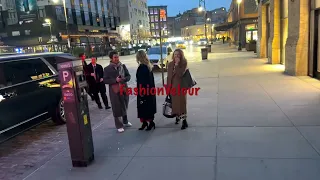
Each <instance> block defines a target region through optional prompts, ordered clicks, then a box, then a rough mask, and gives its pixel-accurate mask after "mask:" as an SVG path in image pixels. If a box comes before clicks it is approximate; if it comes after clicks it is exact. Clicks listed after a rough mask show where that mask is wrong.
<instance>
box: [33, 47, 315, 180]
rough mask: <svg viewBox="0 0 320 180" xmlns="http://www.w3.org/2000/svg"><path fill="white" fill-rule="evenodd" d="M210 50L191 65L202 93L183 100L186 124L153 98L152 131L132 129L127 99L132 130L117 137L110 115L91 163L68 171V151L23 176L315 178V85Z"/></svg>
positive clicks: (249, 57)
mask: <svg viewBox="0 0 320 180" xmlns="http://www.w3.org/2000/svg"><path fill="white" fill-rule="evenodd" d="M213 52H214V53H211V54H209V59H208V60H206V61H199V60H198V59H193V61H190V63H189V68H190V70H191V72H192V75H193V76H194V77H195V78H196V80H197V82H198V86H199V87H200V88H201V90H200V94H199V96H191V97H188V100H187V102H188V122H189V128H188V129H186V130H184V131H181V130H180V127H181V124H179V125H176V124H174V122H175V119H174V118H173V119H168V118H165V117H163V116H162V112H161V111H162V103H163V101H164V98H165V96H158V97H157V103H158V114H157V115H156V119H155V121H156V129H155V130H152V131H150V132H145V131H144V132H141V131H138V130H137V128H139V127H140V125H141V124H140V122H139V120H138V119H137V118H136V115H137V114H136V102H134V101H133V102H132V103H131V104H130V105H129V111H128V113H129V118H130V121H131V122H132V123H133V127H131V128H128V129H126V131H125V132H124V133H123V134H119V133H117V132H116V129H115V128H114V123H113V119H112V117H108V118H106V119H105V121H104V123H103V124H100V125H99V126H98V127H97V129H96V131H94V144H95V155H96V159H97V160H96V161H95V162H94V163H93V164H92V165H91V166H90V167H88V168H72V166H71V160H70V156H69V152H68V151H69V149H67V150H66V151H64V152H63V153H61V154H60V155H58V156H57V157H55V158H54V159H53V160H51V161H50V162H48V163H47V164H46V165H44V166H43V167H41V168H40V169H39V170H38V171H36V172H35V173H34V174H32V175H31V176H30V177H29V178H27V179H44V178H45V177H46V179H108V180H109V179H111V180H112V179H118V180H149V179H155V180H158V179H159V180H163V179H170V180H171V179H186V180H189V179H190V180H194V179H201V180H209V179H210V180H212V179H214V180H235V179H240V180H242V179H244V180H270V179H272V180H283V179H290V180H318V179H320V151H319V150H320V139H319V135H320V134H319V132H320V129H319V127H318V126H316V125H319V124H320V119H319V115H320V114H319V112H320V111H319V110H320V109H319V107H320V106H319V105H320V100H319V99H320V98H319V97H320V89H319V88H318V87H320V86H318V84H320V83H318V82H316V81H313V80H312V79H311V78H307V77H305V78H298V77H292V76H287V75H284V74H283V73H282V72H283V67H282V66H278V65H269V64H266V63H265V62H266V61H265V60H263V59H257V58H254V56H255V55H254V53H252V52H237V51H236V50H234V49H232V48H229V47H227V45H217V44H214V45H213ZM198 56H199V55H198V54H193V55H190V57H192V58H198ZM187 58H188V57H187Z"/></svg>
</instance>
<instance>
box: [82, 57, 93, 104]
mask: <svg viewBox="0 0 320 180" xmlns="http://www.w3.org/2000/svg"><path fill="white" fill-rule="evenodd" d="M79 58H81V61H82V67H83V74H84V76H85V78H86V81H87V84H88V86H87V87H86V88H85V90H86V92H87V93H88V95H89V96H90V97H91V100H92V101H94V95H93V93H92V92H91V91H90V88H89V79H90V73H88V64H87V62H86V55H85V54H84V53H80V54H79Z"/></svg>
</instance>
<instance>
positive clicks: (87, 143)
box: [58, 59, 94, 167]
mask: <svg viewBox="0 0 320 180" xmlns="http://www.w3.org/2000/svg"><path fill="white" fill-rule="evenodd" d="M58 63H59V62H58ZM58 70H59V78H60V86H61V91H62V97H63V101H64V110H65V117H66V121H67V132H68V139H69V147H70V154H71V160H72V165H73V166H74V167H86V166H88V165H89V164H90V162H91V161H93V160H94V148H93V140H92V130H91V122H90V114H89V107H88V99H87V94H86V91H85V87H86V86H87V83H86V81H85V78H84V74H83V66H82V62H81V60H75V59H73V60H70V61H67V62H62V63H59V64H58Z"/></svg>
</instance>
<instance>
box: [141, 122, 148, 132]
mask: <svg viewBox="0 0 320 180" xmlns="http://www.w3.org/2000/svg"><path fill="white" fill-rule="evenodd" d="M146 127H148V123H147V122H143V123H142V125H141V128H139V130H140V131H141V130H144V128H146Z"/></svg>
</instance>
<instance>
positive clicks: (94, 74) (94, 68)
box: [88, 57, 111, 109]
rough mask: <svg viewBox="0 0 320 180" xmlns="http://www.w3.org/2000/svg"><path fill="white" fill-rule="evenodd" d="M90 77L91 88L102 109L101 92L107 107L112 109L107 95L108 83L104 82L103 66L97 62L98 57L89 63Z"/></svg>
mask: <svg viewBox="0 0 320 180" xmlns="http://www.w3.org/2000/svg"><path fill="white" fill-rule="evenodd" d="M88 73H90V78H89V89H91V91H92V93H93V95H94V99H95V101H96V103H97V105H98V107H99V109H102V105H101V101H100V97H99V93H100V95H101V98H102V101H103V103H104V105H105V108H106V109H110V108H111V107H110V106H109V102H108V97H107V94H106V93H107V89H106V85H105V84H104V82H103V68H102V66H101V65H100V64H97V58H95V57H93V58H91V63H90V64H89V65H88Z"/></svg>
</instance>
